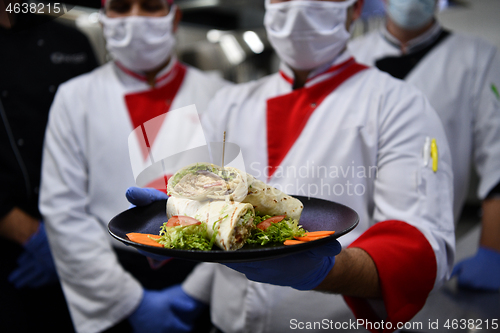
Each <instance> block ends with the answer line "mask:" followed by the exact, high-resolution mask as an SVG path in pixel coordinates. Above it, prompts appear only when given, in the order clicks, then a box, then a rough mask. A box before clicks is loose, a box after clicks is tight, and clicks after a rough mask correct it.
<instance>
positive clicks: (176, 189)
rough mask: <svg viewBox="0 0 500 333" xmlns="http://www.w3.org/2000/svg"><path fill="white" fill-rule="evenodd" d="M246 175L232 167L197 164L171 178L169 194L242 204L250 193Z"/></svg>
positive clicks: (168, 187)
mask: <svg viewBox="0 0 500 333" xmlns="http://www.w3.org/2000/svg"><path fill="white" fill-rule="evenodd" d="M246 182H247V178H246V174H245V173H243V172H241V171H240V170H238V169H236V168H232V167H225V168H224V169H222V168H221V167H219V166H217V165H214V164H210V163H195V164H191V165H188V166H186V167H184V168H182V169H180V170H179V171H177V172H176V173H175V174H174V175H173V176H172V178H170V180H169V182H168V186H167V191H168V194H169V195H171V196H175V197H180V198H185V199H191V200H198V201H204V200H208V199H215V200H232V201H237V202H241V201H242V200H243V199H244V198H245V196H246V195H247V192H248V186H247V183H246Z"/></svg>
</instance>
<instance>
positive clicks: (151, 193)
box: [125, 187, 168, 206]
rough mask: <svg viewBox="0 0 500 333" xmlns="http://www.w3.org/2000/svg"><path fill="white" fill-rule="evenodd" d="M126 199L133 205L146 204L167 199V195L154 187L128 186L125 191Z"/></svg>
mask: <svg viewBox="0 0 500 333" xmlns="http://www.w3.org/2000/svg"><path fill="white" fill-rule="evenodd" d="M125 196H126V197H127V200H128V201H129V202H130V203H131V204H132V205H135V206H146V205H149V204H151V203H153V202H154V201H158V200H165V199H168V195H166V194H165V193H163V192H162V191H158V190H156V189H154V188H140V187H129V188H128V189H127V192H126V193H125Z"/></svg>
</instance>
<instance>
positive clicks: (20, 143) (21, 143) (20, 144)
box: [17, 139, 24, 147]
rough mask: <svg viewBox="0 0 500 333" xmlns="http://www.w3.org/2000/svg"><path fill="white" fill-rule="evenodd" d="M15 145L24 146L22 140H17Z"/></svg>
mask: <svg viewBox="0 0 500 333" xmlns="http://www.w3.org/2000/svg"><path fill="white" fill-rule="evenodd" d="M17 145H18V146H19V147H22V146H24V140H23V139H19V140H17Z"/></svg>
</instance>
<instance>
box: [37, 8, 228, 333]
mask: <svg viewBox="0 0 500 333" xmlns="http://www.w3.org/2000/svg"><path fill="white" fill-rule="evenodd" d="M179 20H180V11H179V9H178V8H177V7H176V6H175V5H174V4H173V3H172V1H166V0H148V1H145V0H109V1H107V2H106V4H105V8H104V11H103V13H102V15H101V22H102V25H103V29H104V36H105V38H106V43H107V49H108V51H109V53H110V54H111V55H112V57H113V58H114V61H112V62H110V63H107V64H106V65H104V66H102V67H99V68H98V69H96V70H95V71H93V72H91V73H89V74H88V75H83V76H80V77H77V78H75V79H73V80H71V81H69V82H67V83H65V84H63V85H61V87H60V89H59V90H58V92H57V94H56V96H55V100H54V103H53V105H52V108H51V112H50V119H49V124H48V129H47V132H46V142H45V146H44V156H43V170H42V187H41V195H40V210H41V212H42V214H43V216H44V218H45V221H46V227H47V234H48V239H49V243H50V246H51V249H52V253H53V255H54V259H55V264H56V268H57V272H58V274H59V277H60V280H61V283H62V288H63V291H64V294H65V297H66V299H67V302H68V305H69V310H70V313H71V316H72V319H73V322H74V325H75V329H76V331H77V332H101V331H104V330H106V329H108V328H111V327H114V328H115V330H116V331H118V332H127V331H130V327H129V326H130V325H131V326H132V328H133V331H135V332H144V329H145V328H147V327H148V326H147V325H153V326H154V325H156V323H158V321H161V323H160V325H158V326H157V327H161V324H162V323H163V322H164V321H165V320H166V319H165V317H164V316H163V315H162V312H161V311H164V309H165V307H167V306H168V305H167V303H168V299H165V292H169V293H170V294H172V292H173V293H175V290H173V291H172V290H170V289H162V288H161V287H162V286H164V285H168V284H172V283H173V282H180V281H182V280H183V278H184V277H185V275H186V274H187V273H188V272H189V271H190V270H191V269H192V267H193V266H194V263H188V262H183V261H180V260H172V261H171V262H169V263H168V264H166V265H165V266H163V267H162V268H161V269H157V270H155V271H153V270H151V269H150V268H149V265H148V264H147V261H145V258H144V257H143V256H140V255H138V254H136V253H133V252H132V251H130V250H126V249H125V250H124V249H120V248H119V247H120V246H119V245H118V244H117V243H113V242H112V241H111V238H110V237H109V234H108V232H107V223H108V222H109V220H110V219H111V218H112V217H113V216H115V215H117V214H118V213H120V212H121V211H123V210H126V209H127V208H128V207H129V206H130V204H129V203H128V202H127V200H126V199H125V197H124V196H122V197H117V196H116V195H115V194H116V193H120V192H121V193H123V192H125V189H126V188H128V187H130V186H132V185H135V179H134V174H133V171H132V167H131V163H130V159H129V150H128V140H129V135H130V134H131V133H132V131H133V130H134V129H135V128H136V127H139V126H141V125H142V124H144V123H146V122H148V121H149V120H151V119H161V122H160V123H159V128H157V130H156V131H153V132H151V133H149V134H150V135H148V139H149V140H148V141H149V142H148V148H150V149H151V150H154V149H155V147H157V146H158V145H160V144H161V143H162V142H166V141H167V142H169V143H171V145H177V146H179V148H182V144H183V143H182V142H180V141H179V140H178V138H179V137H182V136H183V135H185V134H186V133H187V134H189V132H190V131H191V130H192V128H194V127H196V126H199V122H198V123H196V121H197V119H198V118H195V119H191V118H190V119H184V120H182V121H181V120H180V119H179V117H173V116H172V117H171V115H170V114H169V112H170V111H175V110H177V109H179V108H183V107H186V106H189V105H192V104H194V105H195V106H196V107H197V109H198V110H199V111H202V110H203V109H204V108H205V107H206V105H207V103H208V100H209V99H210V98H211V97H212V96H213V95H214V94H215V92H216V90H217V89H218V88H220V87H222V86H223V85H225V84H226V83H225V81H223V80H221V79H215V78H212V77H208V76H207V75H205V74H203V73H201V72H200V71H198V70H196V69H194V68H191V67H188V66H186V65H184V64H182V63H180V62H179V61H178V60H177V59H176V57H175V55H174V45H175V35H174V32H175V30H176V29H177V27H178V24H179ZM165 113H166V115H165ZM158 117H159V118H158ZM164 129H168V131H164ZM130 139H131V140H135V141H137V140H139V139H140V137H139V136H137V137H136V136H134V135H132V136H130ZM137 146H140V145H137ZM148 158H149V156H148V154H147V151H146V152H145V155H144V159H145V160H146V159H148ZM161 180H163V179H160V183H161ZM151 182H152V183H151V184H152V186H153V187H154V185H155V184H158V182H156V183H155V180H154V179H151ZM163 185H165V184H164V183H163ZM163 189H165V186H164V187H163ZM131 273H132V274H131ZM132 275H134V276H132ZM136 276H137V278H136ZM141 283H142V284H141ZM151 289H160V290H159V291H152V290H151ZM165 290H167V291H165ZM159 302H160V303H161V304H162V306H156V305H157V304H158V303H159ZM127 318H128V320H126V321H124V322H122V321H123V320H125V319H127ZM117 325H118V326H117Z"/></svg>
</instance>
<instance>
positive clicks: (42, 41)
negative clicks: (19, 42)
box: [36, 39, 45, 46]
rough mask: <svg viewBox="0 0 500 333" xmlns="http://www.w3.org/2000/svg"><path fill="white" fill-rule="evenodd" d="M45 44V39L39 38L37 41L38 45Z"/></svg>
mask: <svg viewBox="0 0 500 333" xmlns="http://www.w3.org/2000/svg"><path fill="white" fill-rule="evenodd" d="M43 44H45V41H44V40H43V39H39V40H38V42H37V43H36V45H38V46H43Z"/></svg>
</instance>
